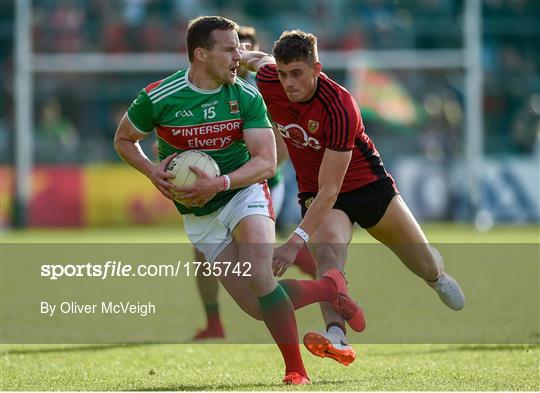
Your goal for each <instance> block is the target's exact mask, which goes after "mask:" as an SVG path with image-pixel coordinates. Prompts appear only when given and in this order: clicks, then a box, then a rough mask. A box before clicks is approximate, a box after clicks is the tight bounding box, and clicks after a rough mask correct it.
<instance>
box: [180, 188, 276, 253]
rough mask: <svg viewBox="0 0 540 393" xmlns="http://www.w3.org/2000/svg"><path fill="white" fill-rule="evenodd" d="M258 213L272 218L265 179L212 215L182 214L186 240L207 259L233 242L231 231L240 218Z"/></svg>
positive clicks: (271, 208) (244, 190) (236, 196)
mask: <svg viewBox="0 0 540 393" xmlns="http://www.w3.org/2000/svg"><path fill="white" fill-rule="evenodd" d="M252 215H261V216H266V217H270V218H271V219H273V220H274V219H275V214H274V208H273V207H272V199H271V197H270V189H269V188H268V184H267V183H266V181H265V182H262V183H257V184H253V185H251V186H249V187H247V188H244V189H243V190H242V191H240V192H238V193H236V195H235V196H234V197H233V198H232V199H231V200H230V201H229V202H228V203H227V204H226V205H225V206H223V207H221V208H219V209H218V210H216V211H215V212H213V213H211V214H207V215H205V216H200V217H197V216H196V215H194V214H186V215H184V228H185V230H186V233H187V235H188V237H189V240H190V241H191V243H193V245H194V246H195V248H196V249H197V250H199V251H200V252H202V253H203V254H204V256H205V257H206V259H207V260H208V261H209V262H214V261H215V260H216V258H217V257H218V255H219V254H220V253H221V252H222V251H223V250H224V249H225V247H227V246H228V245H229V243H230V242H232V240H233V238H232V232H233V230H234V228H235V227H236V225H237V224H238V223H239V222H240V220H241V219H243V218H244V217H247V216H252Z"/></svg>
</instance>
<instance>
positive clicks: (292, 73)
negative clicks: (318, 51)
mask: <svg viewBox="0 0 540 393" xmlns="http://www.w3.org/2000/svg"><path fill="white" fill-rule="evenodd" d="M276 66H277V72H278V76H279V81H280V82H281V85H282V86H283V89H284V90H285V94H287V97H288V98H289V101H291V102H304V101H308V100H309V99H310V98H311V97H313V95H314V94H315V90H316V89H317V77H318V76H319V73H320V72H321V63H319V62H315V63H314V64H312V65H310V64H307V63H306V62H305V61H293V62H291V63H288V64H283V63H277V64H276Z"/></svg>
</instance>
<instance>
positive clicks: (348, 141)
mask: <svg viewBox="0 0 540 393" xmlns="http://www.w3.org/2000/svg"><path fill="white" fill-rule="evenodd" d="M256 80H257V86H258V87H259V91H260V93H261V94H262V96H263V98H264V101H265V102H266V106H267V108H268V112H269V113H270V116H271V118H272V121H273V122H274V123H275V124H276V126H277V128H278V130H279V132H280V134H281V135H282V136H283V139H284V140H285V143H286V145H287V150H288V151H289V156H290V158H291V161H292V163H293V166H294V169H295V171H296V178H297V181H298V188H299V191H300V192H318V190H319V184H318V177H319V169H320V166H321V162H322V159H323V155H324V151H325V149H332V150H338V151H350V150H352V158H351V162H350V164H349V168H348V169H347V173H346V174H345V179H344V180H343V185H342V186H341V191H340V192H348V191H351V190H355V189H357V188H360V187H362V186H365V185H367V184H369V183H372V182H374V181H376V180H378V179H381V178H384V177H390V175H389V174H388V173H387V172H386V170H385V169H384V165H383V163H382V160H381V158H380V156H379V153H378V152H377V149H376V148H375V145H374V144H373V143H372V142H371V140H370V139H369V137H368V136H367V134H366V133H365V130H364V124H363V122H362V116H361V115H360V109H359V108H358V105H357V104H356V102H355V100H354V98H353V97H352V95H351V94H350V93H349V92H348V91H347V90H346V89H345V88H344V87H342V86H341V85H339V84H338V83H336V82H334V81H333V80H332V79H330V78H328V76H326V75H325V74H324V73H321V74H320V75H319V78H318V81H317V91H316V92H315V95H314V96H313V97H312V98H311V99H310V100H309V101H307V102H290V101H289V99H288V98H287V95H286V94H285V91H284V90H283V87H282V86H281V83H280V82H279V78H278V74H277V70H276V66H275V64H267V65H265V66H263V67H261V68H259V71H258V73H257V79H256Z"/></svg>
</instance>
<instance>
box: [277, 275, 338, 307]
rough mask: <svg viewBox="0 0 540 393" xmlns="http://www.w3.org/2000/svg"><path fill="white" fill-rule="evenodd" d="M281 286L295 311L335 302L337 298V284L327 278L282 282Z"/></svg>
mask: <svg viewBox="0 0 540 393" xmlns="http://www.w3.org/2000/svg"><path fill="white" fill-rule="evenodd" d="M279 284H280V285H281V286H282V287H283V289H285V292H287V295H289V298H290V299H291V302H292V304H293V307H294V309H295V310H298V309H300V308H302V307H305V306H307V305H309V304H313V303H319V302H333V301H334V300H336V296H337V291H336V284H334V282H333V281H332V280H330V279H329V278H326V277H323V278H320V279H318V280H291V279H288V280H281V281H280V282H279Z"/></svg>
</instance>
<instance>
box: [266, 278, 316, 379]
mask: <svg viewBox="0 0 540 393" xmlns="http://www.w3.org/2000/svg"><path fill="white" fill-rule="evenodd" d="M259 305H260V306H261V312H262V315H263V319H264V323H265V324H266V326H267V327H268V330H269V331H270V333H271V334H272V337H273V338H274V341H275V342H276V344H277V345H278V347H279V350H280V351H281V355H282V356H283V360H284V361H285V372H286V373H290V372H292V371H296V372H297V373H300V374H302V375H304V376H307V372H306V369H305V368H304V363H303V361H302V356H301V355H300V346H299V344H298V330H297V327H296V318H295V317H294V310H293V307H292V304H291V302H290V301H289V298H288V297H287V294H286V293H285V291H284V290H283V288H282V287H281V285H278V286H277V287H276V288H275V289H274V290H273V291H272V292H270V293H269V294H267V295H264V296H263V297H260V298H259Z"/></svg>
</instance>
